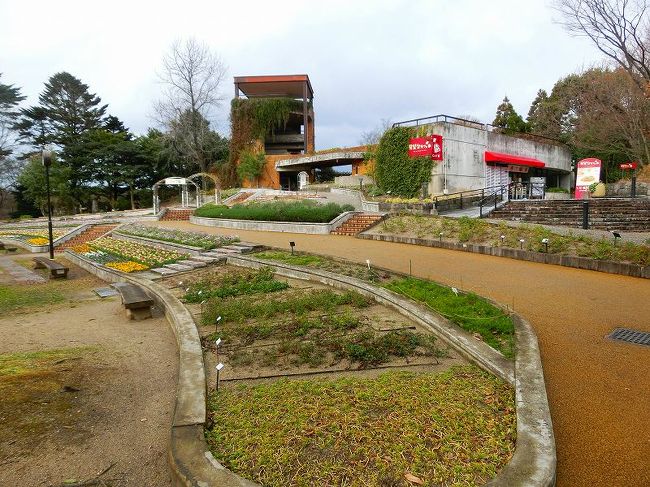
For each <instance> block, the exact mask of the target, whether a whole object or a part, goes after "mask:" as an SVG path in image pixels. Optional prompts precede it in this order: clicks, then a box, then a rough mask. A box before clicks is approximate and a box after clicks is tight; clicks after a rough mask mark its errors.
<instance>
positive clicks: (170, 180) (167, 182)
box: [165, 177, 186, 184]
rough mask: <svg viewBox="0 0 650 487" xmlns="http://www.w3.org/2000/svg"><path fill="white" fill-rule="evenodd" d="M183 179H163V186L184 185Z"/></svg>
mask: <svg viewBox="0 0 650 487" xmlns="http://www.w3.org/2000/svg"><path fill="white" fill-rule="evenodd" d="M185 183H186V182H185V178H177V177H174V178H165V184H185Z"/></svg>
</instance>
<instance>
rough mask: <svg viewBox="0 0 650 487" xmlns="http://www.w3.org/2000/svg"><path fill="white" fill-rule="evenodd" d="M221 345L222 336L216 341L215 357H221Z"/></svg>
mask: <svg viewBox="0 0 650 487" xmlns="http://www.w3.org/2000/svg"><path fill="white" fill-rule="evenodd" d="M219 345H221V338H217V339H216V341H215V342H214V357H215V358H217V359H218V358H219Z"/></svg>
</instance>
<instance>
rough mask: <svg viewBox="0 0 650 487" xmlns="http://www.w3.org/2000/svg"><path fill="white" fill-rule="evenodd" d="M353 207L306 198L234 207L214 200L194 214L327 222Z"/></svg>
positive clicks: (259, 219)
mask: <svg viewBox="0 0 650 487" xmlns="http://www.w3.org/2000/svg"><path fill="white" fill-rule="evenodd" d="M352 210H354V208H353V207H352V206H350V205H343V206H341V205H337V204H336V203H327V204H325V205H321V204H318V203H316V202H314V201H310V200H302V201H271V202H260V203H248V204H239V205H234V206H232V207H227V206H225V205H214V204H211V203H210V204H207V205H203V206H202V207H201V208H199V209H197V210H196V211H195V212H194V214H195V215H196V216H199V217H207V218H227V219H234V220H257V221H279V222H306V223H327V222H330V221H332V220H333V219H334V218H336V217H337V216H339V215H340V214H341V213H343V212H346V211H352Z"/></svg>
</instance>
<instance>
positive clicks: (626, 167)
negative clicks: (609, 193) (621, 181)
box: [620, 162, 638, 171]
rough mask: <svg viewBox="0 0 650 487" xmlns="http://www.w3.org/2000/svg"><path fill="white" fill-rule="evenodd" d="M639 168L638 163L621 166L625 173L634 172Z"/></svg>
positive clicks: (627, 163)
mask: <svg viewBox="0 0 650 487" xmlns="http://www.w3.org/2000/svg"><path fill="white" fill-rule="evenodd" d="M637 167H638V163H636V162H626V163H623V164H621V165H620V168H621V169H623V170H624V171H633V170H634V169H636V168H637Z"/></svg>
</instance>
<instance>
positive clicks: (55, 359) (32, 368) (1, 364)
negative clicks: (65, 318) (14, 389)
mask: <svg viewBox="0 0 650 487" xmlns="http://www.w3.org/2000/svg"><path fill="white" fill-rule="evenodd" d="M88 350H90V347H83V348H65V349H60V350H47V351H39V352H26V353H12V354H0V381H2V380H4V379H6V378H9V377H11V378H19V377H24V376H27V375H30V374H33V373H37V372H38V371H39V370H42V369H46V368H49V367H51V366H53V365H56V364H57V363H61V362H63V361H65V360H67V359H71V358H78V357H80V356H81V355H82V354H83V353H84V352H87V351H88Z"/></svg>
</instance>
